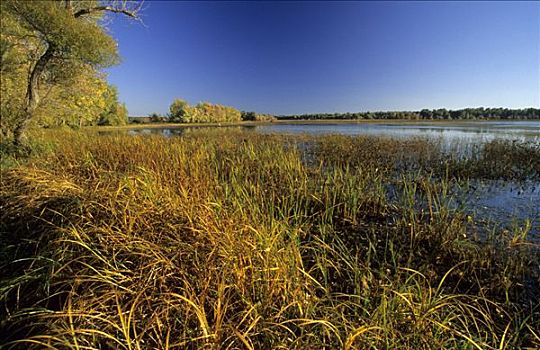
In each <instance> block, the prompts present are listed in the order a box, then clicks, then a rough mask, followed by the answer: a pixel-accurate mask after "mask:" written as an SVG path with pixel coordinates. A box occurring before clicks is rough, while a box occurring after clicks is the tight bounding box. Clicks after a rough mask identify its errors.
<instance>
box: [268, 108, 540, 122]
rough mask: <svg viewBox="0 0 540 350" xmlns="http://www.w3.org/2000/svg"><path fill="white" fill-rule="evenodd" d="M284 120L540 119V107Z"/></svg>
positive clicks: (311, 116) (319, 115)
mask: <svg viewBox="0 0 540 350" xmlns="http://www.w3.org/2000/svg"><path fill="white" fill-rule="evenodd" d="M278 119H283V120H316V119H344V120H347V119H411V120H418V119H428V120H453V119H457V120H468V119H470V120H475V119H540V109H538V108H524V109H508V108H483V107H480V108H465V109H459V110H447V109H445V108H440V109H423V110H421V111H390V112H356V113H316V114H297V115H283V116H278Z"/></svg>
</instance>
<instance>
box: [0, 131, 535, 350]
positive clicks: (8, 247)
mask: <svg viewBox="0 0 540 350" xmlns="http://www.w3.org/2000/svg"><path fill="white" fill-rule="evenodd" d="M307 141H309V142H310V143H314V142H315V143H316V144H317V147H316V150H315V152H311V151H310V152H311V153H310V152H307V153H309V154H306V148H305V144H304V143H305V142H306V140H301V141H300V142H299V141H294V140H291V139H289V138H287V137H282V136H261V135H250V134H247V133H241V132H239V133H234V132H232V133H220V132H217V133H215V132H202V133H200V134H196V133H194V134H187V135H185V136H184V137H182V138H171V139H167V138H163V137H158V136H144V137H141V136H127V135H108V136H100V137H96V136H95V135H83V134H81V135H76V134H63V135H62V137H61V138H60V137H59V135H53V136H50V142H52V143H53V144H55V151H54V152H52V153H51V154H48V155H47V156H46V157H36V158H32V159H30V160H29V161H28V162H26V163H25V164H23V165H19V166H15V167H11V168H9V169H5V170H3V172H2V186H1V192H0V205H1V209H2V210H1V212H2V214H1V215H2V217H1V222H2V226H1V239H2V247H3V248H2V251H1V254H2V255H1V259H2V260H1V267H0V274H1V275H2V281H1V285H0V292H1V294H0V295H1V298H2V299H1V300H2V306H3V316H2V320H1V321H0V322H1V323H0V333H1V334H2V337H0V338H2V339H4V344H3V345H5V346H6V347H7V348H73V349H173V348H182V349H183V348H216V349H217V348H248V349H257V348H276V349H279V348H283V349H291V348H297V349H305V348H328V349H330V348H331V349H334V348H343V349H356V348H376V349H379V348H410V349H418V348H425V349H429V348H437V349H439V348H479V349H483V348H517V347H529V348H535V347H538V346H540V334H539V332H538V329H540V314H539V313H540V310H539V307H538V300H539V299H538V297H539V296H540V295H539V294H540V292H539V286H538V281H539V280H538V268H539V266H538V261H539V257H540V256H539V250H538V246H537V245H535V244H533V243H532V242H530V241H528V240H527V238H526V234H524V233H523V232H522V231H520V229H524V228H519V227H517V228H516V229H515V231H514V232H506V233H504V234H503V233H501V232H493V234H492V235H490V236H488V237H483V238H482V239H479V238H477V237H475V235H474V232H475V230H476V229H477V227H475V225H476V224H475V223H474V220H473V219H471V218H470V217H467V215H465V214H463V213H462V212H460V211H459V210H456V209H452V208H451V206H450V205H449V201H450V199H451V198H450V197H451V194H450V192H449V191H448V188H449V186H450V183H452V182H453V181H457V180H456V179H457V176H456V175H455V174H453V172H452V169H453V168H449V167H448V166H446V169H445V176H443V177H441V176H440V175H438V174H439V173H437V172H436V171H434V170H433V169H435V168H436V167H435V166H433V164H438V163H437V162H436V161H439V160H440V159H442V156H441V155H440V154H439V153H437V152H436V151H435V150H433V149H434V148H433V147H430V146H429V145H426V144H422V142H420V141H415V142H411V143H404V144H395V143H392V142H391V141H389V140H377V139H366V138H364V139H360V138H358V139H352V140H351V139H346V138H326V139H325V138H317V139H312V140H307ZM351 142H352V145H353V146H351ZM367 145H372V146H373V145H375V146H374V147H373V148H372V150H371V151H369V152H368V151H365V150H363V149H361V148H362V147H364V148H365V147H367ZM426 152H428V153H426ZM426 154H427V155H426ZM435 160H436V161H435ZM403 164H409V165H410V167H409V166H408V165H407V171H406V172H405V173H402V174H401V176H400V177H396V172H397V167H398V166H403ZM459 176H462V174H460V175H459ZM390 185H391V186H390ZM390 188H392V191H394V192H395V193H397V195H395V196H394V197H395V198H393V196H391V195H390V194H389V191H390Z"/></svg>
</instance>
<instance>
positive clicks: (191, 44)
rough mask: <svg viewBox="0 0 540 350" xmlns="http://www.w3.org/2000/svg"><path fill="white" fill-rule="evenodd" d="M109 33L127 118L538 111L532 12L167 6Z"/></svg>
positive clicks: (536, 15) (539, 77)
mask: <svg viewBox="0 0 540 350" xmlns="http://www.w3.org/2000/svg"><path fill="white" fill-rule="evenodd" d="M142 18H143V21H144V25H141V24H139V23H134V22H129V21H128V20H126V19H123V18H119V17H115V18H114V19H113V22H112V23H111V24H110V25H109V28H110V31H111V33H112V35H113V36H114V37H115V38H116V39H117V40H118V43H119V48H120V54H121V56H122V59H123V61H122V63H121V64H120V65H118V66H116V67H113V68H111V69H108V70H107V71H108V72H109V81H110V82H111V83H113V84H115V85H116V86H117V87H118V89H119V91H120V99H121V100H122V101H124V102H126V104H127V106H128V109H129V113H130V115H146V114H148V113H150V112H159V113H165V112H167V110H168V107H169V104H170V103H171V101H172V100H173V99H174V98H175V97H180V98H183V99H186V100H187V101H188V102H190V103H193V104H195V103H197V102H199V101H209V102H213V103H220V104H225V105H230V106H234V107H236V108H238V109H241V110H254V111H258V112H264V113H272V114H278V115H279V114H299V113H312V112H347V111H350V112H355V111H368V110H370V111H374V110H419V109H422V108H448V109H458V108H464V107H479V106H485V107H488V106H489V107H508V108H522V107H539V106H540V3H538V2H521V3H516V2H473V3H471V2H442V3H441V2H174V1H149V0H147V1H146V3H145V6H144V11H143V13H142Z"/></svg>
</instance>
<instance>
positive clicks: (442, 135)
mask: <svg viewBox="0 0 540 350" xmlns="http://www.w3.org/2000/svg"><path fill="white" fill-rule="evenodd" d="M196 128H201V127H185V128H155V129H153V128H146V129H145V128H141V129H136V130H130V131H129V132H130V133H132V134H162V135H165V136H176V135H182V134H183V133H184V132H186V131H188V130H193V129H196ZM204 128H213V127H204ZM222 128H230V129H243V130H246V131H252V132H258V133H263V134H268V133H277V134H307V135H328V134H340V135H369V136H386V137H395V138H410V137H425V138H435V139H441V140H442V141H443V143H445V144H451V143H454V142H459V143H461V144H463V143H465V144H467V143H470V144H478V143H484V142H489V141H492V140H495V139H502V140H519V141H532V142H540V121H483V122H461V121H460V122H454V123H447V122H442V123H426V122H419V123H399V122H398V123H396V122H394V123H393V122H388V123H325V124H310V123H291V124H281V123H280V124H277V123H276V124H264V125H249V126H231V127H229V126H223V127H222Z"/></svg>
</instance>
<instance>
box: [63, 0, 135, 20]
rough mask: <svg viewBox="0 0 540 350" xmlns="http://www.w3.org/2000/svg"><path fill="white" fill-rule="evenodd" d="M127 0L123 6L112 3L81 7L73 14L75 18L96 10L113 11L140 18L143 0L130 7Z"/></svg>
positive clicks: (123, 2)
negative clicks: (139, 13)
mask: <svg viewBox="0 0 540 350" xmlns="http://www.w3.org/2000/svg"><path fill="white" fill-rule="evenodd" d="M127 4H128V2H127V1H122V6H111V5H101V6H95V7H90V8H86V9H81V10H79V11H77V12H75V13H74V14H73V16H74V17H75V18H77V17H81V16H84V15H88V14H91V13H95V12H113V13H121V14H124V15H126V16H129V17H132V18H136V19H138V18H139V17H138V12H139V10H140V9H141V7H142V4H143V1H140V2H139V4H138V5H137V6H136V7H134V8H128V6H127Z"/></svg>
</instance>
